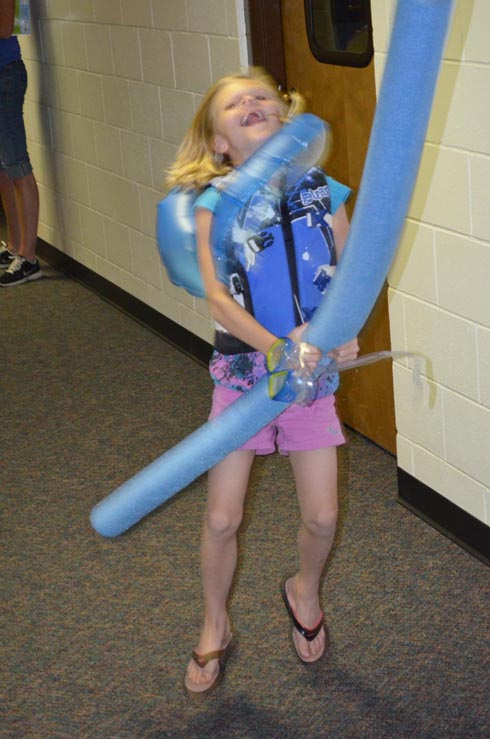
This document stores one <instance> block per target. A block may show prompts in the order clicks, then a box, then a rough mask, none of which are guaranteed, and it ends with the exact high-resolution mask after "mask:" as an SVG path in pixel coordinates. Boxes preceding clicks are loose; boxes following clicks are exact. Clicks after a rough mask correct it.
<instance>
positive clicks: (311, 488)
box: [286, 447, 337, 660]
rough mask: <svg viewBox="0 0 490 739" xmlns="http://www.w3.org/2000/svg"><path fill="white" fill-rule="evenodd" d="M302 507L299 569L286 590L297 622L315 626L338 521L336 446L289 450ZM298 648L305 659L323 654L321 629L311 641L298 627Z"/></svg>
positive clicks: (296, 639) (296, 636)
mask: <svg viewBox="0 0 490 739" xmlns="http://www.w3.org/2000/svg"><path fill="white" fill-rule="evenodd" d="M290 460H291V465H292V468H293V472H294V477H295V481H296V490H297V493H298V499H299V504H300V509H301V518H302V522H301V526H300V529H299V533H298V547H299V556H300V569H299V572H298V573H297V574H296V575H295V576H294V577H293V578H291V579H290V580H289V581H288V582H287V583H286V592H287V595H288V599H289V602H290V604H291V607H292V609H293V611H294V612H295V614H296V618H297V619H298V621H299V622H300V623H301V624H302V625H303V626H305V627H306V628H310V629H311V628H314V627H315V626H316V625H317V624H318V622H319V620H320V617H321V608H320V601H319V596H318V591H319V587H320V577H321V575H322V572H323V568H324V566H325V562H326V561H327V558H328V555H329V553H330V550H331V548H332V543H333V539H334V536H335V526H336V523H337V450H336V448H335V447H329V448H327V449H317V450H313V451H306V452H293V453H290ZM293 639H294V642H295V645H296V648H297V650H298V652H299V653H300V655H301V656H303V657H304V658H305V659H306V660H309V659H313V658H315V657H318V656H320V655H321V654H322V652H323V650H324V648H325V632H324V630H323V629H322V630H321V631H320V633H319V634H318V636H317V637H315V639H313V641H311V642H308V641H307V640H306V639H305V638H304V637H303V636H301V634H299V632H298V631H296V629H295V630H294V632H293Z"/></svg>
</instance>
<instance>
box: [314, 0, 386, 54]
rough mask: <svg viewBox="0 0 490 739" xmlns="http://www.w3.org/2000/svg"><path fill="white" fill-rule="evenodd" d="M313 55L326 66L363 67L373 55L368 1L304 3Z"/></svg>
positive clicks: (324, 0)
mask: <svg viewBox="0 0 490 739" xmlns="http://www.w3.org/2000/svg"><path fill="white" fill-rule="evenodd" d="M305 15H306V30H307V34H308V42H309V45H310V49H311V51H312V54H313V56H314V57H315V58H316V59H318V61H320V62H325V63H326V64H340V65H343V66H347V67H366V66H367V65H368V64H369V62H370V61H371V58H372V56H373V34H372V27H371V4H370V0H305Z"/></svg>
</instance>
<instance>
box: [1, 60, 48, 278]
mask: <svg viewBox="0 0 490 739" xmlns="http://www.w3.org/2000/svg"><path fill="white" fill-rule="evenodd" d="M26 89H27V73H26V69H25V66H24V63H23V62H22V61H21V60H19V61H17V62H14V63H13V64H9V65H6V66H5V67H3V68H2V70H1V72H0V100H2V105H1V106H0V162H1V165H2V171H3V172H4V174H5V175H6V176H8V177H9V178H10V180H11V181H12V185H13V188H14V191H15V199H16V210H17V216H18V222H19V227H18V254H19V256H22V257H24V259H27V260H28V261H29V262H31V263H32V262H35V260H36V245H37V228H38V221H39V192H38V188H37V183H36V180H35V178H34V174H33V172H32V165H31V162H30V159H29V154H28V151H27V139H26V130H25V125H24V116H23V107H24V98H25V93H26ZM4 186H5V188H6V187H7V185H5V182H4ZM5 192H6V193H7V194H8V195H9V197H10V198H11V193H8V191H7V190H5ZM2 195H3V192H2ZM9 205H10V206H11V207H10V212H9V214H10V213H12V214H13V212H14V210H13V203H10V204H9ZM12 217H13V216H12ZM16 263H17V266H18V267H19V268H20V267H21V266H22V260H16ZM31 270H32V265H31V267H29V266H27V268H24V269H20V271H19V275H18V276H17V278H13V277H10V278H8V277H5V276H3V277H2V284H4V283H5V281H7V282H8V283H9V284H15V283H16V282H23V281H25V280H24V279H23V277H26V276H27V274H28V273H29V272H30V271H31ZM21 272H26V275H23V274H21ZM35 272H36V274H35V276H40V270H39V269H38V267H36V270H35Z"/></svg>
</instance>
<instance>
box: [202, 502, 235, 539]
mask: <svg viewBox="0 0 490 739" xmlns="http://www.w3.org/2000/svg"><path fill="white" fill-rule="evenodd" d="M241 521H242V515H241V511H230V510H226V509H225V510H223V509H220V508H216V509H214V510H208V511H207V512H206V518H205V526H206V528H207V530H208V532H209V534H211V536H214V537H224V538H226V537H228V536H232V535H233V534H235V533H236V532H237V531H238V528H239V527H240V523H241Z"/></svg>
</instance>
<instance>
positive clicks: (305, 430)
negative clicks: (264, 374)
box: [209, 385, 345, 455]
mask: <svg viewBox="0 0 490 739" xmlns="http://www.w3.org/2000/svg"><path fill="white" fill-rule="evenodd" d="M242 395H243V393H241V392H240V391H238V390H231V389H230V388H228V387H223V385H215V386H214V392H213V404H212V407H211V413H210V415H209V418H210V419H212V418H215V416H217V415H219V414H220V413H221V411H223V410H224V409H225V408H226V407H227V406H229V405H230V404H231V403H233V402H234V401H235V400H237V399H238V398H240V397H241V396H242ZM344 443H345V437H344V434H343V432H342V425H341V423H340V420H339V417H338V415H337V411H336V409H335V396H334V395H327V396H326V397H325V398H319V399H318V400H315V402H314V403H313V404H312V405H310V406H307V407H305V406H301V405H295V404H294V403H293V404H292V405H290V406H289V408H286V410H285V411H284V412H283V413H281V415H280V416H278V417H277V418H275V419H274V420H273V421H271V422H270V423H269V424H267V426H264V428H263V429H262V430H261V431H259V433H258V434H256V435H255V436H253V437H252V438H251V439H249V440H248V441H247V442H245V444H244V445H243V446H241V447H239V449H238V451H242V450H252V451H254V452H255V453H256V454H271V453H272V452H275V451H276V445H277V448H278V449H279V452H280V453H281V454H284V455H287V454H289V452H304V451H309V450H313V449H325V448H326V447H330V446H340V445H341V444H344Z"/></svg>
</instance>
